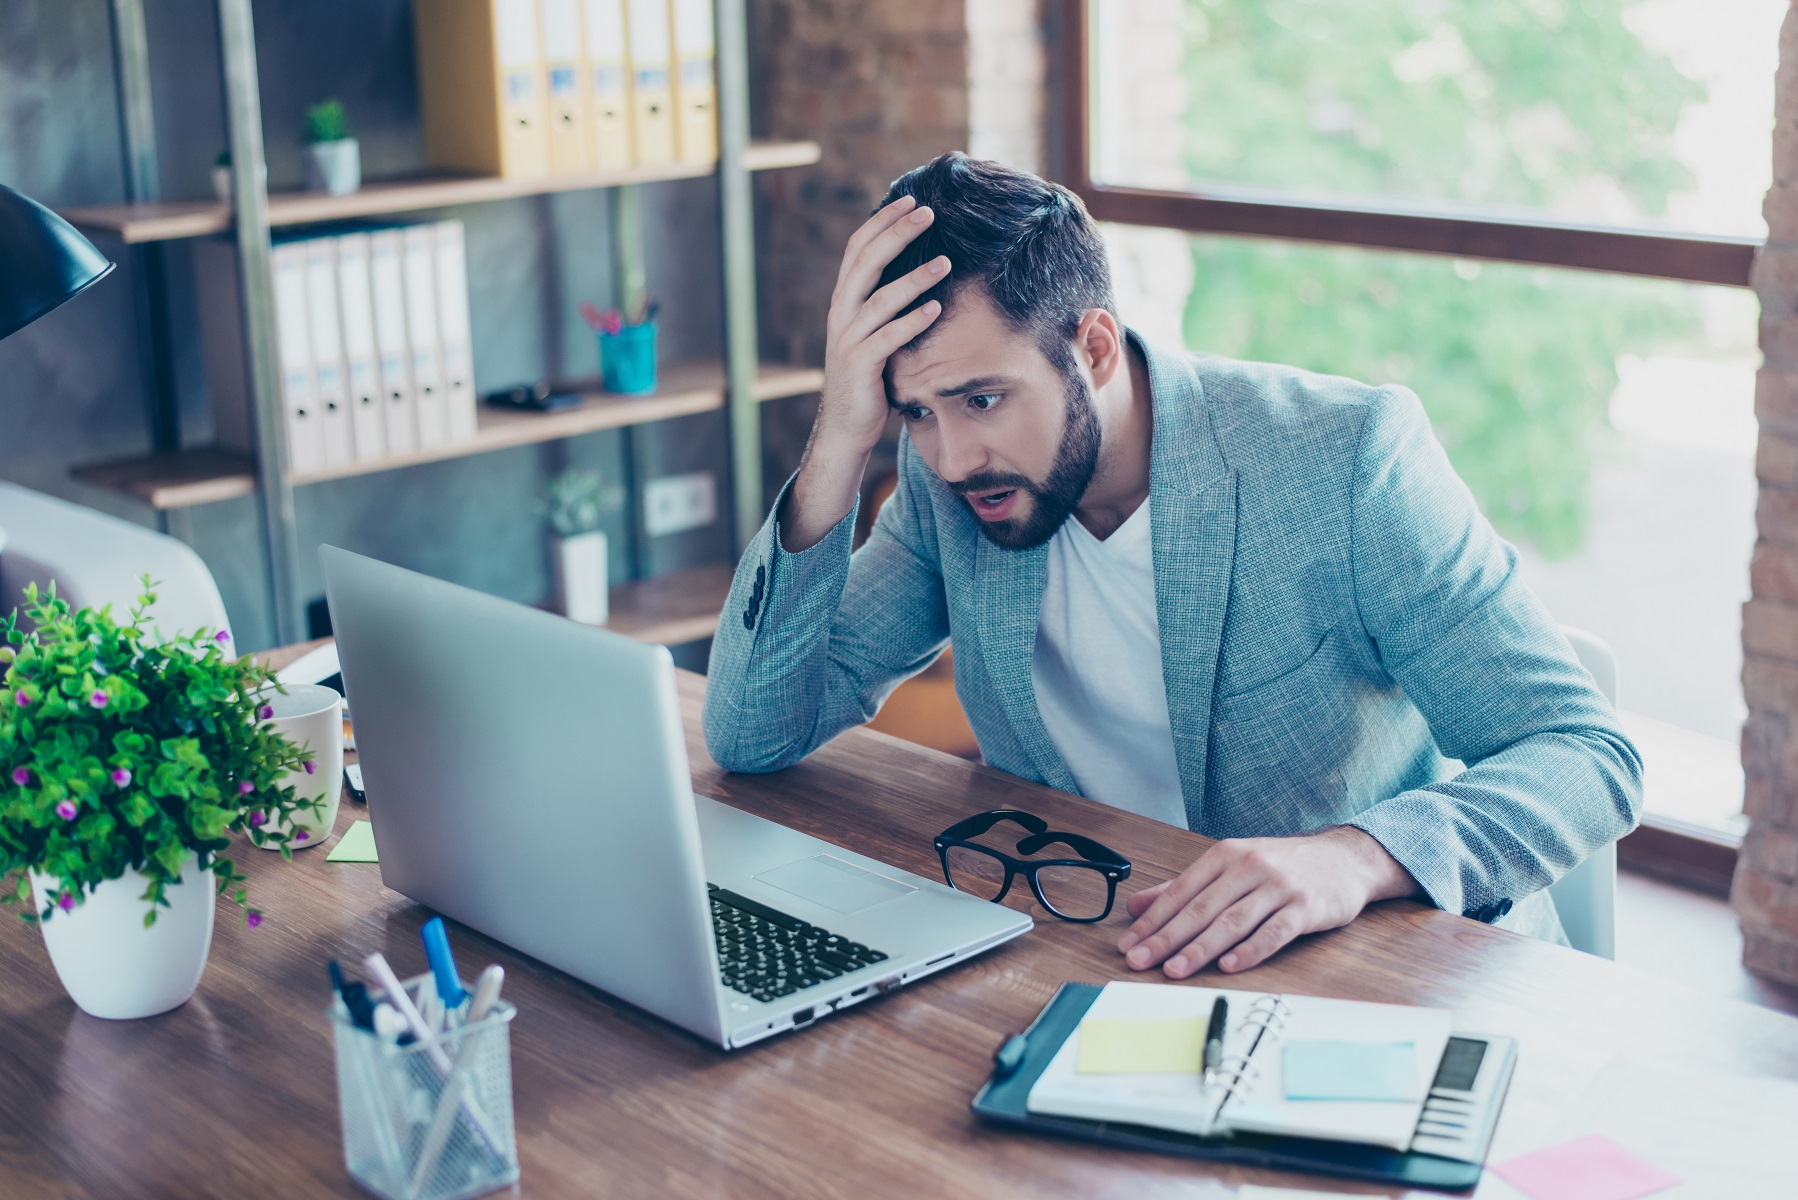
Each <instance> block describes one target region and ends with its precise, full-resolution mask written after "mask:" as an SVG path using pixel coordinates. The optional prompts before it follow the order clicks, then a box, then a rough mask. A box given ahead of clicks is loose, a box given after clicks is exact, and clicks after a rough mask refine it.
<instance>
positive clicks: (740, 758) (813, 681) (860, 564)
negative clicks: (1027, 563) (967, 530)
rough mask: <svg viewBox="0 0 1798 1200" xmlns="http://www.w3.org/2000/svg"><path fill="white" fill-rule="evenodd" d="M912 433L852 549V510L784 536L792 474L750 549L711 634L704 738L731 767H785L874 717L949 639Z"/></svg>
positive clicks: (713, 752)
mask: <svg viewBox="0 0 1798 1200" xmlns="http://www.w3.org/2000/svg"><path fill="white" fill-rule="evenodd" d="M912 453H913V452H911V449H910V443H909V441H905V442H902V443H901V447H900V470H899V484H898V487H897V488H896V490H895V491H894V493H893V495H892V497H891V498H890V499H889V500H888V501H887V502H886V504H885V505H884V506H882V508H881V510H880V514H879V515H878V516H877V517H876V518H875V521H874V528H873V531H872V533H871V534H870V536H869V538H868V541H867V544H865V545H864V546H863V547H862V548H861V549H860V550H858V551H856V552H855V553H854V554H853V555H851V554H850V550H849V547H850V541H851V538H852V535H853V530H854V526H855V512H854V511H851V512H850V514H849V515H848V516H846V517H844V518H843V519H842V521H840V522H838V523H837V525H836V526H835V527H834V528H833V529H832V530H831V531H830V532H829V533H828V534H826V535H825V537H824V539H823V540H822V541H820V542H819V543H818V544H817V545H815V546H812V547H811V548H810V549H807V550H805V551H802V552H800V553H798V554H793V553H789V552H788V551H787V550H785V549H784V548H783V547H782V546H781V544H780V524H779V517H780V513H781V512H782V510H783V508H784V506H785V504H786V501H787V497H788V495H790V494H791V492H792V489H793V481H792V480H788V481H787V485H786V486H785V487H784V488H782V489H781V494H780V498H779V499H778V500H776V501H775V504H774V508H773V511H772V512H771V514H770V515H769V517H768V520H767V522H766V523H765V524H764V525H763V526H762V528H761V530H760V532H758V533H757V534H756V536H755V539H754V540H753V541H752V542H750V544H749V548H748V550H747V551H745V552H744V555H743V560H742V562H741V563H740V564H739V565H738V567H737V574H736V578H735V580H734V581H733V582H732V584H731V591H730V598H729V599H728V600H727V601H726V603H725V610H724V615H723V617H722V619H721V620H720V621H719V625H718V632H717V634H716V635H715V636H714V638H713V641H712V656H711V665H710V668H709V678H708V679H707V681H706V697H705V737H706V747H707V749H708V750H709V751H710V752H711V755H712V758H713V759H714V760H716V762H717V763H718V765H719V766H721V767H723V768H724V769H725V770H727V771H777V770H779V769H781V768H782V767H786V766H790V765H792V764H793V763H796V762H798V761H799V760H800V759H802V758H804V757H805V756H806V755H807V754H810V753H811V752H812V751H813V750H815V749H817V748H818V747H819V746H821V745H823V744H824V743H825V742H828V741H829V740H830V739H831V738H834V737H835V736H836V735H837V734H839V733H841V732H843V730H845V729H849V728H853V727H854V726H857V725H862V724H866V723H867V721H868V720H869V719H870V718H872V717H873V716H874V714H875V713H876V712H878V711H879V710H880V706H881V704H882V703H883V702H884V701H885V700H886V698H887V696H888V695H889V694H891V692H892V691H893V689H894V688H895V687H897V686H898V685H899V684H900V683H901V682H903V681H904V680H906V679H908V678H910V677H911V676H912V675H915V674H917V673H918V672H919V671H922V670H923V669H924V668H925V667H927V666H929V665H930V663H931V661H932V660H934V659H935V658H936V656H937V655H938V654H939V653H941V651H942V649H943V647H944V646H945V645H946V644H947V643H948V640H949V614H948V604H947V600H946V599H945V597H944V593H943V579H942V573H941V571H940V569H939V567H938V566H937V557H936V539H935V531H934V526H933V523H932V519H931V513H930V508H929V500H928V497H926V496H923V495H920V494H919V488H918V486H917V485H916V483H915V482H914V476H915V470H914V469H908V468H915V467H916V464H915V463H914V462H911V461H910V459H911V454H912Z"/></svg>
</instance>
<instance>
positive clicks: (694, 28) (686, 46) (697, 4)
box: [674, 0, 718, 164]
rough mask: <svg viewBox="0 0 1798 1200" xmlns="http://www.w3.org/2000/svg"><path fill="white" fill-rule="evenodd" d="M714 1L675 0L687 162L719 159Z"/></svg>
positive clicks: (678, 117) (679, 139)
mask: <svg viewBox="0 0 1798 1200" xmlns="http://www.w3.org/2000/svg"><path fill="white" fill-rule="evenodd" d="M715 57H716V49H715V41H714V38H713V36H712V0H674V64H675V67H674V111H675V131H676V145H677V146H678V148H679V151H680V160H681V161H682V162H684V163H698V164H704V163H711V162H716V161H717V159H718V86H717V84H716V82H715V81H714V76H713V73H712V72H713V67H714V59H715Z"/></svg>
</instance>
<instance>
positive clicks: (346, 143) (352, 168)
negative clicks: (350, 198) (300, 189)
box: [306, 138, 362, 196]
mask: <svg viewBox="0 0 1798 1200" xmlns="http://www.w3.org/2000/svg"><path fill="white" fill-rule="evenodd" d="M361 186H362V147H361V145H360V143H358V142H357V141H356V139H355V138H339V139H338V140H337V141H334V142H313V143H312V144H311V145H309V146H307V147H306V190H307V191H312V192H329V193H330V194H331V195H333V196H347V195H349V194H350V193H351V192H353V191H355V190H356V189H357V188H360V187H361Z"/></svg>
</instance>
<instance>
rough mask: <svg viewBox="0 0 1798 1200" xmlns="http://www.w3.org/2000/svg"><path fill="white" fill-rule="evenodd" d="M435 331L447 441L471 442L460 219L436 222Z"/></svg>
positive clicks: (470, 358)
mask: <svg viewBox="0 0 1798 1200" xmlns="http://www.w3.org/2000/svg"><path fill="white" fill-rule="evenodd" d="M433 228H434V229H435V231H436V241H437V333H438V338H439V344H440V346H441V353H442V362H443V405H444V411H445V413H446V414H447V416H448V421H449V440H450V441H452V442H467V441H472V440H473V439H474V436H475V432H476V420H475V416H476V412H475V392H474V352H473V341H472V339H471V337H470V335H469V326H468V255H467V251H466V247H465V244H464V238H463V231H462V222H460V221H439V222H437V224H436V225H435V226H434V227H433Z"/></svg>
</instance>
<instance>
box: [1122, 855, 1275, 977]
mask: <svg viewBox="0 0 1798 1200" xmlns="http://www.w3.org/2000/svg"><path fill="white" fill-rule="evenodd" d="M1256 883H1257V881H1256V880H1255V879H1253V878H1251V877H1250V876H1248V875H1245V874H1243V873H1241V872H1239V871H1226V872H1224V873H1223V874H1222V875H1220V876H1218V878H1216V879H1214V880H1212V881H1211V883H1210V884H1209V885H1207V886H1206V887H1205V888H1204V889H1203V890H1201V891H1200V892H1199V894H1198V895H1197V896H1194V897H1193V898H1192V899H1191V900H1189V901H1188V902H1187V903H1186V906H1185V907H1184V908H1181V909H1180V910H1179V911H1177V912H1175V913H1173V914H1172V915H1171V916H1169V917H1168V919H1167V920H1166V921H1165V922H1164V923H1163V924H1162V925H1161V926H1160V927H1159V928H1157V929H1155V930H1153V931H1152V932H1150V933H1149V934H1148V936H1146V937H1144V938H1143V939H1142V941H1140V942H1138V943H1137V944H1136V945H1135V946H1134V947H1132V948H1131V949H1130V951H1129V952H1128V953H1127V954H1125V955H1124V961H1125V962H1128V963H1129V964H1130V965H1131V966H1132V967H1135V968H1136V969H1137V970H1139V971H1142V970H1147V969H1148V968H1149V967H1152V966H1154V965H1156V964H1157V963H1160V962H1163V961H1165V960H1166V959H1167V958H1169V957H1170V956H1171V955H1173V954H1175V953H1177V952H1178V951H1179V950H1180V948H1181V947H1182V946H1184V945H1186V944H1187V943H1188V942H1190V941H1192V940H1193V939H1194V938H1198V937H1202V936H1209V937H1214V938H1215V937H1227V938H1229V942H1228V943H1227V944H1229V945H1235V944H1236V942H1237V941H1239V940H1240V939H1241V938H1243V937H1247V936H1248V934H1249V929H1245V928H1242V927H1241V926H1240V925H1239V924H1238V922H1239V921H1240V919H1241V914H1240V913H1238V914H1236V915H1235V916H1232V915H1231V914H1232V911H1233V910H1234V909H1235V907H1236V905H1237V904H1238V902H1239V901H1241V900H1242V899H1243V898H1244V897H1246V896H1250V895H1253V894H1254V892H1255V890H1256ZM1220 923H1221V927H1220ZM1250 928H1252V926H1251V927H1250ZM1214 931H1215V932H1214Z"/></svg>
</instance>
